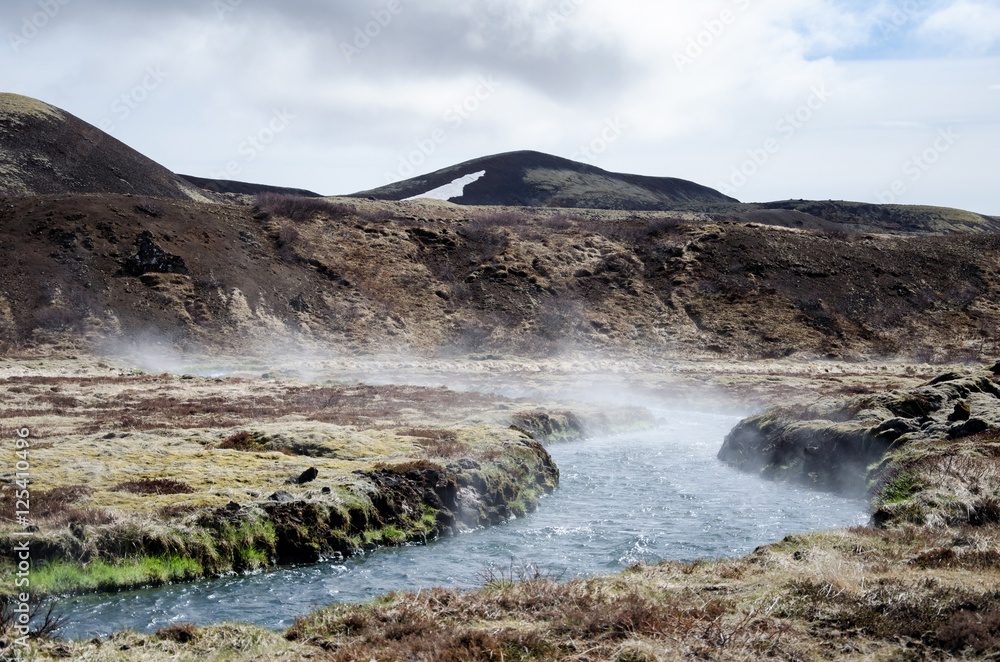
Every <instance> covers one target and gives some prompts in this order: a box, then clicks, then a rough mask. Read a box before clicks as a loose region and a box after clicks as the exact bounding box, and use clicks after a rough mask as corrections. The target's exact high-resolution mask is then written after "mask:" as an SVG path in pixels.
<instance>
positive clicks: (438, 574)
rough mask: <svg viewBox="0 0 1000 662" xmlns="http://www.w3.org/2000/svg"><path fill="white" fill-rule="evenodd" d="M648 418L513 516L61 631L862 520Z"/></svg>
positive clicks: (707, 420) (114, 600) (280, 606)
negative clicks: (740, 468)
mask: <svg viewBox="0 0 1000 662" xmlns="http://www.w3.org/2000/svg"><path fill="white" fill-rule="evenodd" d="M661 415H663V416H664V418H666V419H667V420H668V421H669V423H667V424H666V425H665V426H664V427H661V428H658V429H657V430H655V431H652V432H645V433H641V434H633V435H628V436H621V437H614V438H605V439H596V440H591V441H584V442H575V443H564V444H552V445H550V446H549V452H550V453H551V454H552V456H553V457H554V459H555V461H556V464H557V465H558V466H559V468H560V471H561V474H562V475H561V486H560V488H559V489H558V490H557V491H556V492H555V493H554V494H553V495H551V496H549V497H546V498H545V499H543V500H542V502H541V506H540V508H539V510H538V511H537V512H535V513H533V514H531V515H528V516H527V517H525V518H522V519H518V520H515V521H512V522H510V523H508V524H504V525H501V526H497V527H493V528H491V529H484V530H479V531H474V532H471V533H467V534H464V535H461V536H458V537H456V538H446V539H443V540H439V541H436V542H434V543H432V544H429V545H426V546H414V547H403V548H396V549H384V550H379V551H377V552H374V553H372V554H370V555H368V556H365V557H361V558H356V559H350V560H348V561H346V562H343V563H321V564H316V565H310V566H300V567H289V568H283V569H280V570H277V571H274V572H269V573H264V574H258V575H254V576H232V577H223V578H221V579H214V580H208V581H202V582H198V583H194V584H181V585H175V586H165V587H161V588H156V589H149V590H141V591H130V592H126V593H120V594H115V595H110V596H109V595H95V596H85V597H81V598H77V599H74V600H71V601H66V602H65V603H64V604H63V606H64V607H65V612H66V613H67V614H68V615H69V617H70V618H69V623H68V625H67V626H66V627H65V628H64V629H63V630H62V631H61V634H62V636H64V637H67V638H84V637H92V636H95V635H107V634H109V633H111V632H113V631H116V630H123V629H133V630H139V631H143V630H146V631H152V630H155V629H157V628H159V627H162V626H163V625H165V624H169V623H171V622H182V621H187V622H194V623H197V624H209V623H215V622H220V621H241V622H249V623H256V624H259V625H262V626H265V627H269V628H275V629H280V628H285V627H287V626H288V625H290V624H291V622H292V621H293V619H294V618H295V617H296V616H299V615H302V614H305V613H307V612H309V611H310V610H312V609H314V608H316V607H319V606H322V605H325V604H329V603H331V602H335V601H342V602H356V601H364V600H369V599H371V598H374V597H376V596H378V595H382V594H384V593H388V592H389V591H401V590H417V589H419V588H426V587H431V586H442V585H443V586H458V587H474V586H476V585H477V584H478V583H479V581H480V576H481V574H482V571H483V570H484V569H485V568H486V567H488V566H500V567H503V568H506V567H508V566H509V565H510V563H511V561H512V560H513V561H514V562H515V563H516V564H521V563H533V564H536V565H537V566H538V567H539V568H540V569H541V570H542V571H543V572H544V573H545V574H547V575H550V576H555V577H562V578H569V577H573V576H579V575H593V574H608V573H613V572H616V571H620V570H622V569H624V568H626V567H627V566H629V565H630V564H633V563H636V562H638V561H644V562H647V563H651V562H655V561H657V560H660V559H696V558H718V557H727V556H739V555H742V554H745V553H747V552H750V551H752V550H753V549H754V548H755V547H757V546H758V545H761V544H764V543H768V542H773V541H776V540H780V539H781V538H782V537H784V536H785V535H787V534H789V533H802V532H806V531H813V530H817V529H829V528H837V527H844V526H851V525H855V524H863V523H864V522H866V521H867V519H868V516H867V513H866V510H865V503H864V502H862V501H860V500H852V499H845V498H841V497H837V496H833V495H829V494H823V493H819V492H813V491H810V490H807V489H803V488H799V487H794V486H789V485H782V484H776V483H768V482H765V481H762V480H760V479H758V478H756V477H754V476H749V475H746V474H741V473H739V472H736V471H734V470H732V469H730V468H728V467H726V466H725V465H723V464H722V463H720V462H719V461H718V460H717V459H716V458H715V454H716V453H717V452H718V449H719V448H720V446H721V445H722V440H723V438H724V437H725V435H726V433H727V432H728V431H729V430H730V429H731V428H732V427H733V426H734V425H735V424H736V423H737V422H738V419H737V418H735V417H732V416H721V415H712V414H695V413H690V412H663V413H661Z"/></svg>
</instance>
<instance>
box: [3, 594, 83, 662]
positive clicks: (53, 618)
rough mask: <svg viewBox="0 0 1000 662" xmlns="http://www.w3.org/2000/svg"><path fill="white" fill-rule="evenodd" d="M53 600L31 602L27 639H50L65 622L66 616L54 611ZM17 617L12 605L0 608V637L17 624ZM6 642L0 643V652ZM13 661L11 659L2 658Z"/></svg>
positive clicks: (54, 604) (7, 604)
mask: <svg viewBox="0 0 1000 662" xmlns="http://www.w3.org/2000/svg"><path fill="white" fill-rule="evenodd" d="M56 607H57V605H56V602H55V600H49V601H47V602H39V601H33V602H31V603H30V604H29V606H28V623H29V624H30V628H31V629H30V630H29V632H28V637H30V638H31V639H47V638H50V637H52V635H54V634H55V633H56V631H57V630H58V629H59V628H60V627H62V625H63V623H65V622H66V618H67V617H66V616H65V615H62V614H59V613H58V612H57V611H56ZM17 620H18V615H17V614H15V613H14V604H13V603H12V602H7V603H5V604H3V605H2V606H0V635H7V634H9V633H10V632H11V630H12V629H13V627H14V625H15V624H16V623H17ZM7 643H8V642H2V643H0V650H2V648H3V646H4V645H5V644H7ZM3 659H13V658H6V657H5V658H3Z"/></svg>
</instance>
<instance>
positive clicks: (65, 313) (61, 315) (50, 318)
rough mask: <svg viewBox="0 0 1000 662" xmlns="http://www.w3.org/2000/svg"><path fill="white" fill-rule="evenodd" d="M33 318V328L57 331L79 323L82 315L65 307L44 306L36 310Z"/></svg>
mask: <svg viewBox="0 0 1000 662" xmlns="http://www.w3.org/2000/svg"><path fill="white" fill-rule="evenodd" d="M34 318H35V326H37V327H39V328H42V329H48V330H50V331H59V330H63V329H68V328H71V327H73V326H74V325H76V324H77V323H79V322H80V320H82V319H83V318H84V314H83V313H82V312H80V311H77V310H73V309H71V308H67V307H65V306H46V307H44V308H40V309H38V310H36V311H35V314H34Z"/></svg>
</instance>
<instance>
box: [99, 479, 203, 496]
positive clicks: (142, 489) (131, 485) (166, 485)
mask: <svg viewBox="0 0 1000 662" xmlns="http://www.w3.org/2000/svg"><path fill="white" fill-rule="evenodd" d="M111 491H112V492H128V493H130V494H155V495H158V496H159V495H163V494H191V493H193V492H194V489H193V488H192V487H191V486H190V485H188V484H187V483H184V482H181V481H179V480H173V479H172V478H143V479H142V480H129V481H125V482H123V483H118V484H117V485H115V486H114V487H112V488H111Z"/></svg>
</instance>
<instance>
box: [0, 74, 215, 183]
mask: <svg viewBox="0 0 1000 662" xmlns="http://www.w3.org/2000/svg"><path fill="white" fill-rule="evenodd" d="M3 190H6V191H7V192H8V193H11V194H14V195H46V194H59V193H117V194H132V195H141V196H148V197H157V198H167V199H174V200H201V201H208V200H210V196H209V195H208V194H206V193H205V192H204V191H202V190H201V189H199V188H197V187H195V186H192V185H191V184H190V183H189V182H187V181H185V180H183V179H181V178H180V177H178V176H177V175H175V174H174V173H172V172H170V171H169V170H167V169H166V168H164V167H163V166H161V165H160V164H158V163H156V162H155V161H153V160H151V159H149V158H147V157H145V156H143V155H142V154H140V153H139V152H137V151H135V150H134V149H132V148H131V147H129V146H128V145H125V144H124V143H122V142H121V141H120V140H117V139H116V138H113V137H112V136H110V135H109V134H107V133H106V132H104V131H101V130H100V129H98V128H97V127H95V126H93V125H91V124H88V123H87V122H84V121H83V120H81V119H79V118H78V117H75V116H73V115H71V114H69V113H67V112H65V111H63V110H60V109H58V108H55V107H54V106H50V105H48V104H46V103H43V102H41V101H37V100H35V99H31V98H29V97H24V96H20V95H18V94H6V93H4V94H0V191H3Z"/></svg>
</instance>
